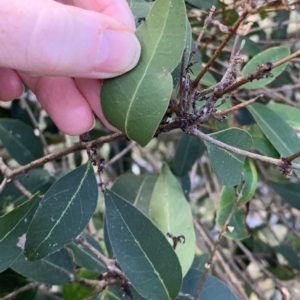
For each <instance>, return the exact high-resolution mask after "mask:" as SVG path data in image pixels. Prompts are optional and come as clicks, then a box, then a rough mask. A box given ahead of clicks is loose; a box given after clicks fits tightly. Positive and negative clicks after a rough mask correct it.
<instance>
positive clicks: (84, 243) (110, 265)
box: [75, 235, 126, 278]
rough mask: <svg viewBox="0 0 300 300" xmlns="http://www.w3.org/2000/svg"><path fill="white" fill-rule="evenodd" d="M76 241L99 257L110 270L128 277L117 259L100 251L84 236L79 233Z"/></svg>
mask: <svg viewBox="0 0 300 300" xmlns="http://www.w3.org/2000/svg"><path fill="white" fill-rule="evenodd" d="M75 242H76V243H77V244H80V245H81V246H82V247H83V248H85V249H86V250H88V251H89V252H91V253H92V254H93V255H95V256H96V257H97V259H98V260H99V261H100V262H101V263H102V264H103V265H104V266H105V267H106V269H107V271H108V272H111V273H113V274H117V275H119V276H121V277H124V278H126V277H125V275H124V274H123V272H122V271H121V270H120V269H119V268H118V267H117V265H116V260H115V259H110V258H107V257H106V256H105V255H103V254H102V253H101V252H99V251H98V250H97V249H96V248H95V247H93V246H92V245H91V244H89V243H88V242H87V241H86V240H85V238H84V237H83V236H81V235H79V236H78V237H77V238H75Z"/></svg>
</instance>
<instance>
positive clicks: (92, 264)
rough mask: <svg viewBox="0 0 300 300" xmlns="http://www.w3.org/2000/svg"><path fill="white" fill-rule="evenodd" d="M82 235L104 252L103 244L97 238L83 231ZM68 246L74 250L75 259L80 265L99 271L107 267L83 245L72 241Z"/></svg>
mask: <svg viewBox="0 0 300 300" xmlns="http://www.w3.org/2000/svg"><path fill="white" fill-rule="evenodd" d="M82 235H83V237H84V238H85V239H86V241H87V242H88V243H89V244H90V245H92V246H93V247H94V248H96V249H97V250H98V251H99V252H101V253H103V250H102V248H101V246H100V245H99V243H98V242H97V241H96V240H94V239H93V238H92V237H91V236H89V235H88V234H86V233H83V234H82ZM68 248H69V249H71V250H72V254H73V256H74V261H75V263H76V264H77V265H78V266H80V267H82V268H85V269H88V270H92V271H95V272H98V273H102V272H104V271H105V267H104V266H103V265H102V264H101V262H100V261H99V259H98V258H97V257H96V256H95V255H93V254H92V253H91V252H90V251H88V250H86V249H85V248H83V247H82V246H80V245H78V244H77V243H75V242H72V243H71V244H69V245H68Z"/></svg>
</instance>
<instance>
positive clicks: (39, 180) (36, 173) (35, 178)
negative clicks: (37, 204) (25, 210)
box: [0, 169, 55, 207]
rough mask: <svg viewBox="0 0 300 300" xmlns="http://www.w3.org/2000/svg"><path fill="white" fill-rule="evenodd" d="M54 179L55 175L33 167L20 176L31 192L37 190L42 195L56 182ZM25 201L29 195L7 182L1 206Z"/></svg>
mask: <svg viewBox="0 0 300 300" xmlns="http://www.w3.org/2000/svg"><path fill="white" fill-rule="evenodd" d="M54 180H55V179H54V177H52V176H51V175H50V174H49V173H48V172H47V171H46V170H43V169H33V170H30V171H29V172H28V174H26V175H19V176H18V181H19V182H20V183H21V184H22V185H23V186H24V187H25V188H26V189H27V190H28V191H30V192H31V194H35V193H37V192H39V193H40V194H41V195H43V194H45V193H46V191H47V190H48V189H49V187H50V186H51V185H52V184H53V183H54ZM25 201H27V197H26V196H24V194H22V192H21V191H20V190H19V189H17V188H16V187H15V186H14V185H13V184H7V185H6V186H5V187H4V190H3V191H2V193H0V207H1V206H5V205H8V204H14V205H20V204H22V203H24V202H25Z"/></svg>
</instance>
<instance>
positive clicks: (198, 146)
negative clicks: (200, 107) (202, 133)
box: [173, 133, 205, 176]
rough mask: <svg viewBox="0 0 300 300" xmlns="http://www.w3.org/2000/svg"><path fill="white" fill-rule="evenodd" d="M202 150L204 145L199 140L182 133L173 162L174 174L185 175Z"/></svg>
mask: <svg viewBox="0 0 300 300" xmlns="http://www.w3.org/2000/svg"><path fill="white" fill-rule="evenodd" d="M204 150H205V147H204V144H203V142H202V141H201V140H200V139H198V138H196V137H193V136H190V135H188V134H185V133H183V134H182V136H181V138H180V140H179V143H178V145H177V149H176V153H175V157H174V161H173V170H174V173H175V174H176V175H177V176H184V175H186V174H187V172H188V171H190V169H191V168H192V166H193V164H194V163H195V161H196V160H197V158H199V156H200V155H201V154H202V153H203V152H204Z"/></svg>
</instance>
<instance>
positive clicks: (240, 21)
mask: <svg viewBox="0 0 300 300" xmlns="http://www.w3.org/2000/svg"><path fill="white" fill-rule="evenodd" d="M247 15H248V11H247V10H245V11H244V12H243V13H242V14H241V16H240V17H239V18H238V20H237V21H236V22H235V24H234V25H233V27H232V29H231V31H230V33H228V34H226V36H225V38H224V40H223V41H222V43H221V44H220V45H219V47H218V49H217V50H216V52H215V53H214V54H213V56H212V57H211V58H210V60H209V61H208V63H207V64H206V65H205V66H204V68H203V69H202V70H201V72H200V73H199V74H198V75H197V77H196V78H195V80H194V81H193V83H192V86H193V88H196V87H197V86H198V84H199V82H200V80H201V78H202V77H203V76H204V74H205V73H206V72H207V71H208V69H209V68H210V66H211V65H212V64H213V62H214V61H215V59H216V58H217V57H218V55H219V54H220V53H221V51H222V49H223V48H224V47H225V45H226V44H227V42H228V41H229V40H230V39H231V37H232V36H233V34H234V33H235V32H236V31H237V29H238V28H239V26H240V24H241V23H242V22H243V21H244V19H245V18H246V17H247Z"/></svg>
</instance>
